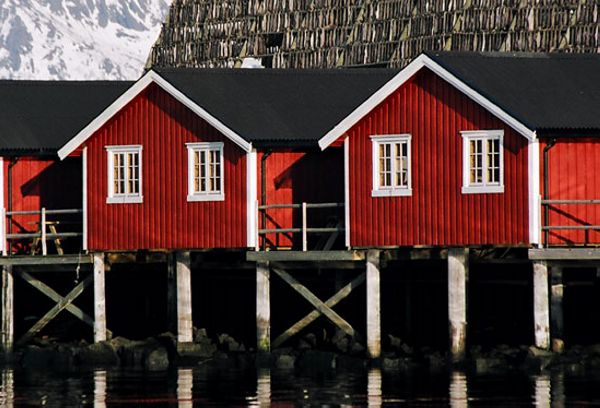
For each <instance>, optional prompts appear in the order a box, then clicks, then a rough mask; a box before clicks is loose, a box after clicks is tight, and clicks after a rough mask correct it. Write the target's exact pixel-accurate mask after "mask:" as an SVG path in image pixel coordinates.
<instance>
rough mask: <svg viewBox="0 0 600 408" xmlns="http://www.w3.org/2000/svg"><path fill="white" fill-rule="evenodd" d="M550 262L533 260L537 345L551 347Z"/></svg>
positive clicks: (534, 316)
mask: <svg viewBox="0 0 600 408" xmlns="http://www.w3.org/2000/svg"><path fill="white" fill-rule="evenodd" d="M548 303H549V302H548V264H547V263H546V262H545V261H534V262H533V324H534V333H535V346H536V347H538V348H541V349H545V350H547V349H548V348H550V310H549V309H550V307H549V304H548Z"/></svg>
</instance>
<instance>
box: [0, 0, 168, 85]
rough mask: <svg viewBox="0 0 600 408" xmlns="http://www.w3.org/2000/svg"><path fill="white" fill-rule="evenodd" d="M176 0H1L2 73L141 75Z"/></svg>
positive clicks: (25, 75)
mask: <svg viewBox="0 0 600 408" xmlns="http://www.w3.org/2000/svg"><path fill="white" fill-rule="evenodd" d="M169 5H170V0H0V78H5V79H8V78H11V79H137V78H138V77H139V76H140V74H141V73H142V70H143V68H144V64H145V63H146V59H147V58H148V54H149V53H150V49H151V47H152V45H153V43H154V41H156V38H157V37H158V34H159V33H160V29H161V24H162V22H163V21H164V18H165V15H166V13H167V12H168V9H169Z"/></svg>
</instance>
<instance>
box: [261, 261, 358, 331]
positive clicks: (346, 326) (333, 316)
mask: <svg viewBox="0 0 600 408" xmlns="http://www.w3.org/2000/svg"><path fill="white" fill-rule="evenodd" d="M271 269H272V270H273V272H275V273H276V274H277V275H278V276H279V277H280V278H281V279H283V280H284V281H285V282H286V283H288V284H289V285H290V286H291V287H292V288H293V289H294V290H295V291H296V292H298V293H299V294H301V295H302V297H304V298H305V299H306V300H308V301H309V302H310V304H312V305H313V306H314V307H315V308H316V309H317V310H318V311H319V312H321V313H322V314H324V315H325V316H326V317H327V318H328V319H329V320H331V322H332V323H333V324H335V325H336V326H338V327H339V328H340V329H342V330H343V331H344V333H346V334H347V335H349V336H352V337H354V336H355V335H356V332H355V331H354V329H353V328H352V326H351V325H350V323H348V322H347V321H346V320H344V319H343V318H342V317H341V316H340V315H339V314H337V313H336V312H335V311H333V310H332V309H331V308H330V307H328V306H327V305H326V304H325V303H323V302H322V301H321V300H320V299H319V298H318V297H316V296H315V295H314V294H313V293H312V292H311V291H310V290H308V289H307V288H306V287H305V286H304V285H302V284H301V283H300V282H298V281H297V280H296V279H294V278H293V277H292V276H291V275H290V274H288V273H287V272H286V271H284V270H283V269H280V268H271Z"/></svg>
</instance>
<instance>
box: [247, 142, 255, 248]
mask: <svg viewBox="0 0 600 408" xmlns="http://www.w3.org/2000/svg"><path fill="white" fill-rule="evenodd" d="M257 172H258V169H257V167H256V150H254V149H253V150H252V151H251V152H248V153H246V245H247V246H248V248H254V247H255V246H256V228H257V225H256V220H257V213H256V212H257V211H258V209H257V208H256V196H257V190H258V185H257V180H258V178H257Z"/></svg>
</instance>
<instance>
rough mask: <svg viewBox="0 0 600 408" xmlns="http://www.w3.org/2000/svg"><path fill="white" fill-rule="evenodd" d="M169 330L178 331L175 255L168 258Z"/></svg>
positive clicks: (172, 254) (171, 254)
mask: <svg viewBox="0 0 600 408" xmlns="http://www.w3.org/2000/svg"><path fill="white" fill-rule="evenodd" d="M167 330H169V331H170V332H171V333H175V332H176V331H177V277H176V274H175V255H174V253H172V252H171V253H169V255H168V257H167Z"/></svg>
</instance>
